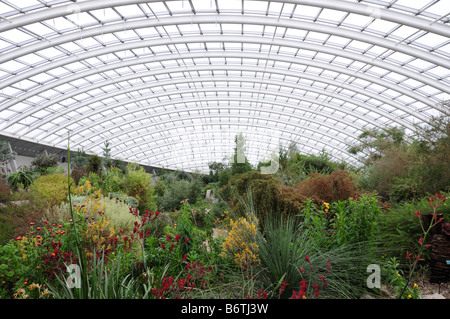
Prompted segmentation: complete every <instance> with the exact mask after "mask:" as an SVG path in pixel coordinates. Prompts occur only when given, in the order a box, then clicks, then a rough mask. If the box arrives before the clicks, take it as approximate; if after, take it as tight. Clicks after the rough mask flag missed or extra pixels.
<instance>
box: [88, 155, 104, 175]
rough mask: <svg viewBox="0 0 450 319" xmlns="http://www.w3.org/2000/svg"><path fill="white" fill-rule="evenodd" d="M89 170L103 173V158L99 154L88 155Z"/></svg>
mask: <svg viewBox="0 0 450 319" xmlns="http://www.w3.org/2000/svg"><path fill="white" fill-rule="evenodd" d="M86 168H87V169H88V171H89V172H91V173H95V174H98V175H101V173H102V159H101V157H100V156H98V155H95V154H94V155H91V156H89V157H88V163H87V167H86Z"/></svg>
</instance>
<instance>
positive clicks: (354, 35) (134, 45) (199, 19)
mask: <svg viewBox="0 0 450 319" xmlns="http://www.w3.org/2000/svg"><path fill="white" fill-rule="evenodd" d="M164 19H169V21H171V23H169V22H167V25H173V24H183V23H184V24H190V23H191V17H173V18H164ZM170 19H173V20H170ZM236 19H237V20H236ZM252 19H253V20H252ZM194 20H195V21H196V23H215V21H216V20H220V22H221V23H238V24H242V23H243V22H242V19H238V18H237V17H236V16H221V15H219V16H195V17H192V21H194ZM228 20H229V21H228ZM161 21H163V19H159V20H158V23H161ZM270 21H273V22H272V23H273V25H274V26H280V23H281V22H283V20H282V19H273V18H269V17H264V18H260V17H246V19H245V23H246V24H250V23H252V22H253V24H263V25H270V23H269V22H270ZM284 22H285V23H286V25H284V24H281V26H283V27H290V28H294V29H301V30H305V29H306V30H309V31H315V32H325V33H328V32H331V34H335V35H338V36H340V37H348V38H350V39H354V40H358V41H362V42H368V43H371V44H376V45H380V46H383V47H385V48H387V49H391V50H394V51H398V52H402V53H404V54H408V55H411V56H414V57H417V58H421V59H423V60H425V61H428V62H430V63H433V64H436V65H440V66H442V67H446V68H450V60H449V59H448V58H444V57H440V56H437V55H434V54H432V53H429V52H426V51H424V50H420V49H416V48H414V47H411V46H407V45H404V44H399V43H396V42H394V41H391V40H388V39H384V38H381V39H380V38H379V37H375V36H370V35H367V34H364V33H361V32H356V31H351V30H347V29H343V30H342V29H341V28H336V27H327V30H323V29H322V28H324V27H326V26H322V25H320V28H318V27H317V26H316V24H313V23H309V22H305V23H303V22H298V21H290V20H289V21H284ZM129 23H132V22H129ZM145 23H147V24H148V22H147V20H145V21H144V23H143V25H146V24H145ZM299 23H302V28H299ZM314 26H315V27H314ZM117 27H119V26H117ZM316 28H318V29H317V30H316ZM122 29H123V24H122ZM449 29H450V27H449ZM99 31H100V30H99ZM244 38H245V40H243V37H236V36H228V35H220V36H219V35H214V36H209V35H203V36H200V37H198V36H184V37H175V38H172V37H171V38H170V39H167V38H164V39H158V40H141V41H133V42H126V43H124V44H120V45H113V46H106V47H104V48H102V49H95V50H89V51H87V52H85V53H80V54H74V55H73V56H71V57H66V58H64V59H61V60H56V61H52V62H51V65H52V66H49V65H43V66H40V67H36V68H34V69H33V70H30V71H28V72H22V73H20V74H18V75H17V78H16V77H14V79H9V80H5V82H4V84H2V85H0V89H1V88H3V87H5V86H7V85H12V84H14V83H17V82H18V81H20V80H21V79H22V80H23V79H24V78H28V77H31V76H33V75H36V74H39V73H42V72H46V71H48V70H49V68H50V69H51V68H53V67H58V66H62V65H65V64H69V63H73V62H76V61H79V60H82V59H87V58H90V57H95V56H99V55H104V54H108V53H112V52H115V51H123V50H130V49H138V48H142V47H151V46H158V45H166V44H183V43H193V42H202V43H203V42H245V43H256V44H268V45H279V46H286V47H296V48H299V49H306V50H313V51H317V52H325V53H329V54H332V55H336V56H345V57H348V58H350V59H353V60H360V59H355V58H356V57H357V56H358V55H360V56H363V57H364V60H366V61H365V62H366V63H368V64H374V65H377V66H379V67H382V68H387V69H391V67H392V64H391V63H387V62H386V61H384V60H379V59H376V58H372V57H366V56H364V55H362V54H358V53H356V52H355V53H353V52H348V51H347V50H339V49H338V48H330V47H327V46H320V45H314V44H312V43H306V42H298V41H293V40H291V39H290V40H288V41H286V40H285V39H266V38H263V37H256V38H255V37H244ZM77 39H80V35H79V34H78V37H77ZM258 39H259V40H260V41H261V42H258ZM255 40H256V41H255ZM311 45H312V46H311ZM52 46H53V45H52ZM319 47H323V49H322V50H318V49H319ZM339 51H342V52H339ZM361 62H363V61H361Z"/></svg>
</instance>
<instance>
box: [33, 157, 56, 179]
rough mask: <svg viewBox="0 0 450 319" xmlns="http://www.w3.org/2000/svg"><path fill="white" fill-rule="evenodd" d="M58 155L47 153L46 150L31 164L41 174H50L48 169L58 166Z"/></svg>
mask: <svg viewBox="0 0 450 319" xmlns="http://www.w3.org/2000/svg"><path fill="white" fill-rule="evenodd" d="M58 159H59V158H58V155H57V154H47V153H46V152H44V153H41V154H39V155H38V156H36V157H35V158H34V159H33V161H32V162H31V165H32V166H33V167H35V168H36V170H38V171H39V172H40V173H41V174H43V175H45V174H48V172H47V169H49V168H52V167H56V166H58Z"/></svg>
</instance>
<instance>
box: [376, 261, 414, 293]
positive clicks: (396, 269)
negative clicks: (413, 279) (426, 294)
mask: <svg viewBox="0 0 450 319" xmlns="http://www.w3.org/2000/svg"><path fill="white" fill-rule="evenodd" d="M383 269H385V270H384V271H383V272H384V273H383V275H384V278H388V279H387V283H388V284H389V286H390V287H392V290H393V292H394V294H395V296H396V298H399V297H400V295H401V293H402V290H403V288H404V287H405V285H406V284H407V280H406V278H405V274H404V272H403V270H402V269H401V268H400V263H399V262H398V260H397V258H395V257H392V258H390V259H389V260H388V261H387V262H385V267H383ZM401 299H419V286H418V285H417V284H414V285H413V287H412V288H411V287H407V288H406V289H405V291H404V293H403V294H402V296H401Z"/></svg>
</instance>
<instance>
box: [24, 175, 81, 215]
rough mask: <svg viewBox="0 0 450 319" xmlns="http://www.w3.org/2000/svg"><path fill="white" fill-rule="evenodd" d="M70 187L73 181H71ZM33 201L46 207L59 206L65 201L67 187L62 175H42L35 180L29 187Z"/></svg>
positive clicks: (73, 183) (65, 179)
mask: <svg viewBox="0 0 450 319" xmlns="http://www.w3.org/2000/svg"><path fill="white" fill-rule="evenodd" d="M71 183H72V185H75V181H74V180H73V179H71ZM30 189H31V193H32V196H33V198H34V201H35V202H37V203H40V204H44V205H46V206H48V207H51V206H55V205H59V204H60V203H61V202H63V201H65V200H66V199H67V195H68V194H69V187H68V185H67V177H66V176H65V175H63V174H51V175H43V176H40V177H38V178H36V179H35V180H34V182H33V184H32V186H31V187H30Z"/></svg>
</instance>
